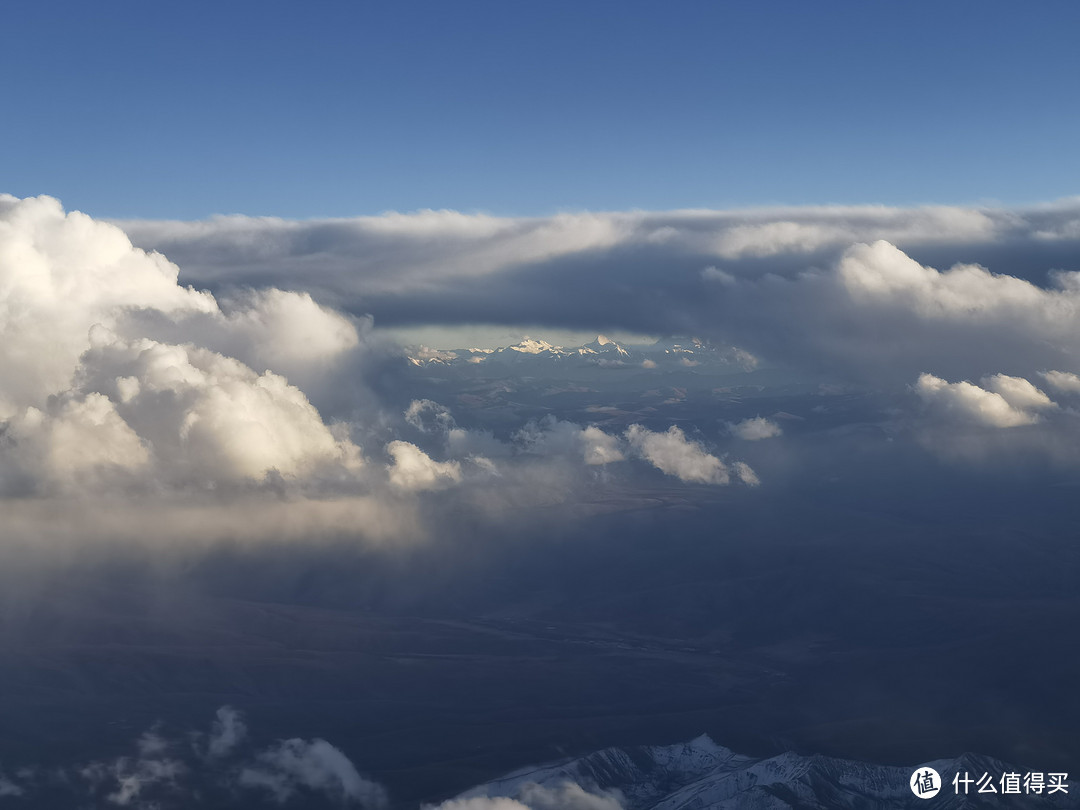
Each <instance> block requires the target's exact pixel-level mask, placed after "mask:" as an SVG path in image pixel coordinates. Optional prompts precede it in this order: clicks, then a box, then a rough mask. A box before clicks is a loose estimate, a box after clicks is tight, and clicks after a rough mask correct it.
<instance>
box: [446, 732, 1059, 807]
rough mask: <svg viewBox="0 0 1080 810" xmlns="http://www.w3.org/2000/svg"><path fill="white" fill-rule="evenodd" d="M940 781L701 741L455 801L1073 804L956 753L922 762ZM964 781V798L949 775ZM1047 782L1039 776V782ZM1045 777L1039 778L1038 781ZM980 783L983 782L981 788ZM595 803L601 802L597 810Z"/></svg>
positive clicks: (591, 760)
mask: <svg viewBox="0 0 1080 810" xmlns="http://www.w3.org/2000/svg"><path fill="white" fill-rule="evenodd" d="M925 766H929V767H930V768H933V769H934V770H936V771H937V772H938V774H939V775H940V777H941V782H942V783H943V784H942V785H941V786H940V792H939V793H938V794H937V795H936V796H934V797H933V798H932V799H923V798H920V797H918V796H916V795H915V794H914V793H913V792H912V789H911V787H910V784H909V780H910V779H911V776H912V773H913V771H914V770H915V766H912V767H898V766H888V765H875V764H871V763H866V762H857V761H853V760H845V759H835V758H832V757H826V756H800V755H798V754H794V753H785V754H780V755H779V756H775V757H769V758H754V757H748V756H743V755H740V754H736V753H735V752H733V751H731V750H730V749H727V748H724V747H723V746H721V745H717V744H716V743H714V742H713V741H712V740H711V739H710V738H709V737H707V736H701V737H698V738H697V739H694V740H691V741H690V742H687V743H682V744H677V745H668V746H640V747H632V748H608V749H605V750H603V751H597V752H596V753H593V754H589V755H588V756H584V757H580V758H577V759H567V760H564V761H562V762H555V763H551V764H547V765H541V766H538V767H533V768H524V769H521V770H518V771H514V772H513V773H510V774H507V775H506V776H504V777H502V778H500V779H496V780H495V781H493V782H489V783H487V784H485V785H481V786H479V787H476V788H473V789H472V790H469V791H467V792H466V793H464V794H462V795H461V796H460V797H459V798H462V799H467V798H476V797H483V796H487V797H521V796H527V795H528V794H529V791H530V789H533V790H535V788H531V787H530V786H534V785H539V786H541V787H543V788H552V789H557V788H559V787H560V786H562V785H565V784H567V783H574V784H577V785H580V786H582V787H584V788H585V789H586V790H587V791H591V792H595V793H596V794H597V800H596V801H594V802H592V803H587V804H582V805H581V806H582V807H600V806H605V807H606V806H609V804H610V803H611V802H612V801H613V800H612V798H611V797H615V798H617V799H618V800H619V802H620V803H621V805H622V806H623V807H624V808H625V810H713V809H714V808H715V809H717V810H719V809H720V808H740V810H742V809H746V810H793V809H794V808H799V809H800V810H801V809H805V810H856V808H860V809H861V808H923V809H924V810H931V808H935V809H937V810H942V809H943V808H948V810H958V809H959V808H982V807H986V808H998V809H1000V808H1021V807H1022V808H1050V807H1054V808H1065V807H1080V786H1077V785H1076V784H1075V783H1069V782H1067V781H1066V786H1067V788H1068V792H1067V793H1063V792H1061V791H1056V792H1055V793H1054V794H1053V795H1050V794H1049V793H1048V791H1047V789H1046V788H1044V790H1043V792H1042V793H1041V794H1034V793H1027V794H1025V793H1024V792H1023V790H1024V788H1023V785H1022V784H1021V785H1020V787H1019V790H1020V791H1021V793H1020V794H1019V795H1016V794H1004V795H1003V794H1002V787H1003V786H1002V784H1001V782H1000V779H1001V777H1002V775H1004V774H1006V773H1018V774H1019V775H1020V779H1021V780H1022V778H1023V776H1024V771H1023V770H1022V769H1019V768H1014V767H1011V766H1009V765H1007V764H1005V763H1002V762H999V761H998V760H995V759H992V758H990V757H984V756H980V755H977V754H963V755H962V756H960V757H957V758H956V759H949V760H936V761H934V762H928V763H923V764H921V765H920V766H919V767H925ZM957 774H961V775H962V776H963V775H964V774H967V777H968V778H970V779H971V780H973V781H972V783H971V784H969V785H968V787H967V789H968V793H967V795H965V794H964V784H963V783H960V785H959V791H957V789H956V788H954V786H953V777H954V776H955V775H957ZM984 774H988V775H989V776H990V778H991V781H992V784H993V785H994V787H995V788H996V790H997V792H996V793H983V794H980V793H979V792H978V790H979V786H978V784H977V783H976V780H979V779H980V778H981V777H983V775H984ZM1044 776H1045V775H1044ZM1046 781H1047V780H1046V779H1044V782H1046ZM984 785H985V782H984ZM600 797H605V798H607V800H608V803H605V804H603V805H601V803H600Z"/></svg>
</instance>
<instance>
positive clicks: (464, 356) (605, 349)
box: [408, 335, 757, 371]
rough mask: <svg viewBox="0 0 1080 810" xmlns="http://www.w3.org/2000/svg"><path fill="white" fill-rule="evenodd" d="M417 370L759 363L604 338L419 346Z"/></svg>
mask: <svg viewBox="0 0 1080 810" xmlns="http://www.w3.org/2000/svg"><path fill="white" fill-rule="evenodd" d="M408 357H409V361H410V362H411V363H412V364H413V365H416V366H431V365H436V366H437V365H442V366H451V365H461V364H474V365H478V364H481V363H487V364H510V365H523V366H532V365H535V364H537V363H541V364H551V363H560V364H572V365H582V366H585V365H591V366H599V367H639V368H660V367H681V368H691V367H694V366H722V367H724V369H726V370H729V371H732V370H738V369H742V370H751V369H753V368H754V367H756V365H757V360H756V358H754V356H753V355H751V354H750V353H749V352H746V351H743V350H741V349H738V348H735V347H731V346H724V347H720V346H714V345H711V344H709V343H706V342H704V341H702V340H699V339H697V338H689V337H686V338H664V339H661V340H658V341H656V342H655V343H653V344H651V345H648V346H633V347H630V346H623V345H621V344H619V343H617V342H616V341H614V340H611V339H610V338H608V337H605V336H604V335H597V336H596V339H595V340H592V341H590V342H588V343H585V344H582V345H581V346H574V347H564V346H555V345H553V344H551V343H548V342H547V341H546V340H538V339H534V338H525V339H524V340H522V341H521V342H519V343H515V344H514V345H513V346H503V347H500V348H495V349H478V348H472V349H431V348H428V347H426V346H419V347H415V348H413V349H411V350H410V351H409V353H408Z"/></svg>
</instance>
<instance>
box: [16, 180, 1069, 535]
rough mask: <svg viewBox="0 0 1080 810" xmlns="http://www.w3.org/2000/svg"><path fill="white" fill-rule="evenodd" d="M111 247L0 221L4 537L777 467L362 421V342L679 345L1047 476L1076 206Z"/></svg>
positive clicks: (148, 229)
mask: <svg viewBox="0 0 1080 810" xmlns="http://www.w3.org/2000/svg"><path fill="white" fill-rule="evenodd" d="M122 225H123V229H121V227H119V226H118V225H113V224H108V223H103V222H98V221H95V220H93V219H91V218H90V217H87V216H86V215H84V214H81V213H78V212H71V213H66V212H64V210H63V209H62V207H61V205H60V203H59V202H57V201H56V200H53V199H50V198H47V197H41V198H34V199H26V200H18V199H15V198H13V197H7V196H4V197H0V339H2V340H0V363H2V364H3V367H4V369H5V374H4V376H3V378H2V380H0V424H2V434H0V494H2V496H3V497H4V498H5V499H6V500H7V501H8V504H9V506H10V507H11V508H10V509H9V514H10V516H11V521H10V523H9V525H10V526H12V527H25V528H27V530H29V527H32V526H34V525H35V524H36V523H37V522H38V521H39V519H40V514H41V513H42V511H46V512H47V511H48V507H47V506H43V503H46V502H47V501H48V500H49V499H66V501H65V502H66V503H69V504H70V503H75V502H77V503H80V504H81V506H80V510H81V512H80V514H81V517H80V520H82V519H84V518H85V517H86V515H87V514H89V513H91V512H95V510H96V513H95V516H94V517H93V518H92V519H89V518H87V519H86V522H85V523H83V524H80V529H81V530H82V531H84V533H88V534H94V533H99V534H109V533H114V532H115V531H116V527H117V525H118V524H120V523H122V522H123V521H120V520H117V519H113V518H110V517H108V516H107V514H108V513H109V510H111V509H113V507H114V506H115V505H116V504H117V503H119V504H121V505H122V506H123V508H124V509H127V510H129V512H130V513H131V514H135V513H136V512H138V511H139V510H142V511H143V512H144V513H146V514H157V515H162V514H171V515H173V516H174V518H175V519H173V520H171V521H168V524H169V525H170V526H172V527H175V531H176V533H177V534H178V535H179V534H185V533H191V532H192V531H195V532H196V533H198V534H204V533H208V534H213V533H215V532H217V533H219V534H227V535H230V536H241V535H242V536H255V535H258V534H260V533H262V532H267V531H269V532H270V533H271V534H274V533H275V532H277V533H293V534H296V533H300V534H303V533H306V532H309V531H314V532H315V533H331V534H341V533H350V532H355V531H357V527H358V526H362V527H363V531H364V532H366V533H368V534H371V535H380V536H386V537H392V536H396V535H401V534H410V533H412V534H417V533H422V531H421V530H420V529H419V528H418V526H419V524H418V517H417V516H418V514H419V512H418V511H417V509H416V508H415V507H414V506H413V505H412V504H414V503H415V502H417V500H418V499H438V498H441V497H444V493H446V492H448V491H450V492H452V493H454V494H455V496H456V497H459V498H462V499H464V501H466V502H470V503H473V504H474V505H475V504H482V505H483V508H486V509H490V508H498V505H499V504H500V503H507V504H515V505H522V504H525V503H534V504H538V503H551V502H557V501H560V500H565V499H568V498H573V497H574V493H575V492H576V491H578V490H579V489H580V485H581V482H583V481H594V482H598V481H600V482H602V481H605V480H608V478H609V476H610V475H611V474H621V472H622V471H633V470H635V469H636V470H647V469H652V470H654V471H656V472H657V473H659V474H662V475H663V476H666V477H667V478H668V479H670V480H672V481H678V482H681V483H682V484H686V485H695V486H700V485H704V486H717V485H726V484H732V483H734V484H742V485H751V486H752V485H756V484H758V483H760V476H759V474H758V472H755V470H754V469H751V467H750V466H749V465H748V464H747V463H745V462H744V461H740V460H738V459H732V458H729V457H728V456H727V455H726V453H725V452H724V442H725V441H727V442H733V444H732V445H731V446H732V447H734V448H751V447H752V448H755V449H754V453H757V452H758V451H757V449H756V448H758V447H760V448H762V452H765V449H764V448H770V447H773V446H774V445H779V446H787V444H788V443H789V441H791V439H790V437H789V436H788V435H787V433H786V432H785V430H783V429H781V427H780V425H779V423H778V422H776V421H775V419H772V418H769V417H765V416H748V417H747V418H743V419H742V420H741V421H736V422H723V421H722V420H719V419H718V420H715V422H714V423H713V424H711V425H710V424H704V423H703V424H686V425H677V424H673V423H672V422H668V423H666V424H663V423H661V422H660V421H655V422H653V423H651V424H641V423H638V422H633V421H632V420H624V421H622V422H621V423H616V422H611V423H607V424H600V425H597V424H581V423H579V422H577V421H567V420H565V419H563V418H561V415H560V414H559V413H551V414H550V415H549V416H548V417H546V418H544V419H539V420H533V421H531V422H528V423H525V424H520V423H519V425H518V426H517V427H516V428H515V429H513V430H506V429H505V428H504V430H503V432H502V433H501V435H499V436H496V435H494V434H493V433H492V432H490V431H489V430H487V429H484V428H483V427H476V426H474V427H471V428H465V427H462V426H459V425H458V423H457V421H456V420H455V416H454V414H453V413H452V411H451V410H450V409H448V408H447V407H446V406H445V405H443V404H441V403H438V402H434V401H431V400H429V399H424V398H415V397H412V398H407V399H405V400H395V399H394V398H393V397H391V398H389V399H387V398H386V397H385V396H383V395H380V394H377V393H375V392H374V390H373V389H372V388H371V387H370V386H369V382H370V381H371V380H375V379H377V380H380V381H382V382H383V383H385V381H386V380H387V379H390V378H392V377H393V376H394V374H396V373H398V372H397V371H396V369H398V368H399V367H400V365H401V363H402V361H401V358H400V354H399V350H398V349H396V348H395V347H393V346H391V345H390V344H389V342H388V341H386V340H385V339H384V338H382V337H381V333H380V331H379V329H377V328H375V326H374V325H373V324H374V323H389V324H403V323H413V324H428V325H453V324H460V323H470V322H478V323H487V324H497V323H504V324H506V323H523V322H524V323H530V324H536V325H540V326H549V327H560V326H574V327H582V328H584V327H588V328H594V329H595V328H606V327H619V328H623V329H626V330H629V331H633V332H637V333H649V332H651V333H654V334H661V335H680V334H681V335H687V334H690V335H693V336H695V337H701V338H704V339H706V340H709V341H711V342H712V344H713V345H723V346H728V347H734V346H738V347H740V348H739V349H738V351H739V352H742V353H743V354H745V355H746V356H751V355H753V356H754V357H755V358H758V359H760V360H761V361H763V362H764V363H765V367H766V368H768V367H771V368H777V367H780V368H787V369H797V370H799V372H800V373H801V374H803V376H804V377H805V376H807V375H809V377H810V378H811V379H813V378H817V379H819V380H821V381H822V382H826V381H827V382H829V384H830V385H835V384H837V383H839V384H856V385H859V386H863V387H864V389H865V387H867V386H869V387H870V388H871V389H875V390H878V391H881V392H884V393H885V394H886V395H887V396H889V397H892V398H893V399H894V405H893V407H892V410H891V411H890V412H889V413H890V414H892V415H891V416H889V417H888V418H889V419H891V420H892V421H893V422H894V423H895V424H894V428H895V430H893V433H895V435H902V433H903V432H904V431H907V432H908V433H909V435H911V436H912V437H913V438H915V439H916V440H917V442H920V443H921V444H922V445H923V446H925V447H927V448H931V449H934V450H935V451H940V452H946V453H947V454H952V455H954V456H966V457H972V456H975V455H978V452H980V450H979V448H983V449H985V448H993V447H995V446H1005V444H1002V441H999V440H996V439H992V438H988V435H989V434H988V431H989V432H990V433H994V432H996V433H999V434H1001V435H1003V436H1004V435H1009V436H1010V438H1009V439H1008V440H1007V442H1006V444H1007V445H1008V447H1010V448H1015V447H1017V446H1018V445H1019V444H1023V443H1027V444H1028V445H1031V446H1038V447H1040V448H1042V449H1041V450H1040V452H1044V453H1045V454H1047V455H1050V456H1053V457H1055V459H1057V460H1058V461H1062V460H1063V459H1064V458H1065V457H1066V456H1067V455H1068V452H1067V451H1066V450H1062V449H1061V448H1069V447H1072V446H1073V445H1074V444H1075V442H1074V440H1073V439H1072V436H1073V434H1074V432H1075V431H1074V429H1073V419H1074V413H1075V411H1074V407H1073V399H1075V397H1076V394H1077V393H1078V391H1080V382H1078V381H1080V376H1078V375H1080V363H1078V361H1077V359H1076V358H1077V357H1080V332H1078V331H1077V330H1076V328H1075V324H1076V322H1077V317H1078V315H1080V272H1077V270H1076V268H1075V267H1073V266H1072V265H1071V264H1070V262H1073V261H1074V257H1075V256H1076V255H1078V253H1077V252H1076V248H1077V247H1080V204H1078V203H1074V202H1064V203H1060V204H1056V205H1053V206H1046V207H1042V208H1035V209H1028V210H1022V211H1003V210H994V209H980V210H977V209H955V208H926V209H912V210H903V209H884V208H829V209H799V210H775V211H757V212H743V213H739V212H734V213H724V212H708V211H690V212H675V213H668V214H651V213H637V212H635V213H623V214H581V215H561V216H557V217H552V218H548V219H527V220H517V219H498V218H493V217H487V216H480V215H477V216H472V215H463V214H457V213H450V212H423V213H419V214H413V215H398V214H393V215H386V216H382V217H372V218H359V219H354V220H336V221H322V222H319V221H315V222H285V221H280V220H272V219H249V218H243V217H226V218H219V219H214V220H210V221H207V222H198V223H173V222H127V223H122ZM128 234H130V235H131V237H132V238H133V239H134V241H135V242H136V243H137V244H139V245H142V246H143V247H145V248H148V249H163V250H165V251H167V252H168V254H169V255H170V259H179V260H180V264H179V265H178V264H173V263H172V261H170V259H166V258H165V256H164V255H163V254H162V253H158V252H154V251H153V250H150V252H147V250H144V249H142V248H140V247H134V246H133V245H132V242H131V241H130V240H129V237H128ZM931 259H935V263H931V262H930V260H931ZM980 259H982V260H985V261H987V262H989V264H987V265H986V266H984V265H982V264H977V263H975V261H977V260H980ZM937 260H940V261H937ZM994 262H1000V264H1001V267H1002V268H1005V269H1008V270H1011V271H1012V272H1004V271H1003V270H1002V269H999V268H997V267H995V266H994ZM181 268H182V269H181ZM203 287H208V288H211V289H212V290H213V292H210V291H208V290H207V289H202V288H203ZM369 313H374V316H375V321H373V319H372V317H370V315H369ZM732 351H735V350H734V349H732ZM747 353H749V354H747ZM395 364H397V365H395ZM654 365H655V364H654ZM642 368H643V371H648V367H647V366H643V367H642ZM388 387H389V388H391V389H392V388H393V385H390V386H386V385H383V388H384V389H385V388H388ZM678 396H682V395H681V394H680V395H678ZM677 398H678V397H676V400H677ZM673 401H674V400H673ZM601 410H602V409H601ZM798 418H802V417H798ZM474 421H475V420H474ZM943 436H944V437H945V440H944V441H942V440H941V439H942V437H943ZM971 437H975V438H974V439H972V438H971ZM1017 437H1022V438H1020V439H1018V438H1017ZM764 439H770V440H772V441H768V442H765V441H762V440H764ZM957 442H961V443H962V445H963V450H962V451H958V450H956V451H955V452H954V451H953V450H955V447H956V445H957ZM995 442H996V444H995ZM950 447H952V448H953V450H949V449H948V448H950ZM748 452H749V451H748ZM768 452H773V451H768ZM759 455H760V454H759ZM774 456H775V453H774ZM43 499H44V500H43ZM196 503H197V505H198V510H197V511H195V512H193V511H190V509H189V507H191V505H192V504H196ZM103 504H105V505H106V506H103ZM238 504H247V505H251V506H252V508H251V509H250V510H247V511H242V510H241V514H244V515H246V516H247V517H246V518H243V519H242V518H240V517H237V514H238V513H237V509H236V508H235V507H236V506H237V505H238ZM185 510H187V511H185ZM141 520H142V518H140V519H139V521H141ZM139 521H136V523H139ZM140 525H141V524H140ZM215 527H216V528H215ZM159 528H160V527H159ZM17 530H18V529H16V528H13V529H12V531H17Z"/></svg>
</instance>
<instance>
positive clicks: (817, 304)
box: [122, 199, 1080, 481]
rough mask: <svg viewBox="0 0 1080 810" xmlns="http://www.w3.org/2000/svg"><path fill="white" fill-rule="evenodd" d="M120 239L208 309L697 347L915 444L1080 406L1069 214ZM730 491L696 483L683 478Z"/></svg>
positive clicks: (579, 221) (933, 213)
mask: <svg viewBox="0 0 1080 810" xmlns="http://www.w3.org/2000/svg"><path fill="white" fill-rule="evenodd" d="M122 225H123V227H124V228H125V229H126V231H127V232H128V233H129V234H131V236H132V238H133V239H134V241H135V242H136V243H137V244H140V245H143V246H147V247H154V248H159V249H163V250H166V251H167V252H168V253H169V255H170V256H173V257H174V258H176V259H178V260H180V261H181V263H182V264H183V266H184V267H185V274H186V277H188V278H191V279H193V280H197V281H198V283H199V284H203V285H208V286H210V287H212V288H215V289H230V288H232V287H233V286H235V285H245V284H251V283H260V284H262V283H272V284H278V285H281V286H284V287H291V288H293V289H297V290H303V291H307V292H310V293H311V294H312V295H313V296H314V297H315V299H316V300H319V301H322V302H324V303H326V302H332V303H333V304H334V305H335V306H339V307H341V308H342V309H344V310H346V311H351V312H356V313H360V312H364V313H373V314H374V316H375V318H376V319H377V321H378V322H379V323H382V324H384V325H400V324H441V325H454V324H468V323H489V324H521V323H528V324H539V325H546V326H550V327H572V328H578V329H609V328H610V329H623V330H627V331H629V332H634V333H639V334H641V333H643V334H656V335H661V336H663V335H694V336H697V337H700V338H703V339H707V340H711V341H713V342H714V343H717V344H722V345H728V346H738V347H740V349H739V350H740V351H745V352H749V353H750V354H751V355H753V356H754V357H756V358H760V359H762V360H763V361H764V362H765V363H766V364H768V365H772V366H776V365H780V366H783V367H786V368H794V369H799V370H801V371H802V372H805V373H807V374H810V375H817V376H818V378H819V379H822V380H825V379H827V380H829V381H831V382H841V383H854V384H858V385H861V386H869V387H871V388H873V389H876V390H879V391H883V392H888V393H889V395H890V396H894V397H896V398H897V400H898V401H897V405H896V407H897V408H898V409H902V410H903V411H904V413H905V414H906V417H905V419H906V420H907V421H905V420H904V419H901V422H903V424H905V425H907V426H908V427H912V426H913V425H914V424H915V423H914V422H912V421H911V420H916V422H918V420H922V421H921V423H920V424H921V425H922V427H923V428H926V429H934V428H935V427H938V426H940V425H942V424H944V423H948V424H950V425H952V429H954V430H955V429H956V426H957V425H960V424H963V425H967V426H969V427H972V428H973V429H975V428H977V429H980V430H983V429H992V430H1006V431H1021V432H1022V431H1028V435H1029V438H1030V439H1031V440H1032V441H1035V442H1036V443H1041V444H1042V445H1043V446H1044V447H1045V446H1049V444H1052V442H1049V443H1048V442H1047V441H1046V439H1045V437H1046V435H1047V432H1048V431H1057V432H1058V433H1060V432H1061V431H1065V432H1066V433H1067V434H1068V436H1069V437H1070V438H1069V441H1070V443H1071V441H1072V440H1071V435H1072V428H1071V413H1072V410H1071V405H1070V402H1069V398H1070V397H1071V396H1073V394H1074V393H1075V391H1076V389H1077V388H1078V387H1080V384H1077V383H1076V382H1075V381H1076V380H1077V379H1080V377H1077V375H1078V374H1080V361H1078V360H1077V358H1078V357H1080V331H1078V330H1077V329H1076V323H1077V320H1078V317H1080V272H1078V271H1080V266H1078V265H1077V260H1076V257H1077V256H1078V255H1080V201H1077V200H1075V199H1072V200H1064V201H1060V202H1057V203H1053V204H1047V205H1042V206H1033V207H1029V208H1023V209H1003V208H992V207H982V208H961V207H923V208H911V209H901V208H885V207H872V206H867V207H820V208H798V209H763V210H755V211H741V212H740V211H733V212H723V211H675V212H661V213H654V212H623V213H583V214H562V215H558V216H553V217H548V218H531V219H511V218H496V217H491V216H486V215H465V214H460V213H456V212H446V211H424V212H419V213H416V214H387V215H384V216H380V217H361V218H356V219H342V220H324V221H316V222H288V221H283V220H276V219H266V218H264V219H253V218H246V217H221V218H216V219H212V220H208V221H203V222H193V223H184V222H125V223H122ZM299 268H302V273H297V270H298V269H299ZM979 381H983V382H982V383H980V382H979ZM994 381H996V382H994ZM1043 388H1045V389H1046V390H1047V391H1048V392H1049V394H1047V393H1043V390H1042V389H1043ZM1006 389H1007V390H1006ZM1052 397H1057V399H1053V398H1052ZM920 404H921V407H920ZM781 433H782V431H781V430H780V429H779V426H778V425H775V423H770V422H768V421H767V420H765V421H761V422H755V421H753V420H744V422H742V423H740V424H738V425H732V426H731V427H730V428H729V434H730V435H732V436H735V437H738V438H741V439H743V440H751V441H753V440H760V439H765V438H775V437H777V436H779V435H780V434H781ZM1040 436H1041V437H1042V438H1040ZM1010 441H1014V440H1010ZM658 447H659V444H658V441H657V440H651V441H649V442H645V441H644V440H641V439H640V438H638V439H634V440H632V441H631V442H630V445H629V446H628V447H627V448H623V449H622V450H620V452H622V453H625V452H627V450H630V449H633V448H637V456H638V457H644V458H649V457H652V458H654V459H656V458H661V454H660V453H659V451H658V450H657V448H658ZM663 464H664V465H665V467H666V468H667V469H668V470H676V469H681V470H687V469H689V468H688V467H686V466H685V465H676V464H674V463H672V462H671V461H664V462H663ZM724 474H725V473H724V472H723V471H721V470H720V468H711V469H705V468H703V467H700V465H699V466H698V467H697V468H695V469H694V471H693V472H691V473H689V474H688V476H687V477H686V478H685V479H684V480H690V479H693V480H702V481H704V480H710V481H719V480H722V479H723V478H724Z"/></svg>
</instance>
